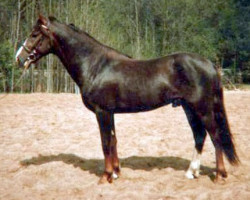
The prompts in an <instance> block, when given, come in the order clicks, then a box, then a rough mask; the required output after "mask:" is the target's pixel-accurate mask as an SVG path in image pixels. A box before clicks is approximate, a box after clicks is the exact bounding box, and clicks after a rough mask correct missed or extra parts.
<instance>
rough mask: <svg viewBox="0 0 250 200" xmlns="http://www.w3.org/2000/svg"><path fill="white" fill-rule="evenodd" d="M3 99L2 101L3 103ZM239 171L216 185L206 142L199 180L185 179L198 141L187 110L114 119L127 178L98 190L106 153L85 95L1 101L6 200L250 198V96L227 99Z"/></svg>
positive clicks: (0, 192)
mask: <svg viewBox="0 0 250 200" xmlns="http://www.w3.org/2000/svg"><path fill="white" fill-rule="evenodd" d="M1 96H3V95H0V98H1ZM225 100H226V110H227V113H228V118H229V122H230V125H231V130H232V132H233V134H234V138H235V143H236V147H237V150H238V154H239V157H240V159H241V165H240V166H239V167H232V166H230V165H229V164H228V162H227V161H226V168H227V170H228V174H229V177H228V179H227V181H226V182H225V183H224V184H214V183H213V182H212V180H211V179H213V176H214V175H213V169H214V167H215V156H214V148H213V146H212V144H211V141H210V139H209V138H207V141H206V144H205V148H204V152H203V155H202V166H203V167H202V170H201V176H200V177H199V179H195V180H187V179H186V178H185V177H184V174H185V170H186V169H187V168H188V164H189V162H190V159H191V156H192V151H193V139H192V133H191V129H190V128H189V125H188V123H187V120H186V117H185V115H184V112H183V111H182V108H181V107H178V108H172V107H171V106H167V107H163V108H161V109H158V110H155V111H152V112H147V113H139V114H123V115H116V118H115V120H116V130H117V138H118V153H119V157H120V158H121V164H122V176H121V177H120V178H119V179H118V180H116V181H114V183H113V184H104V185H97V182H98V180H99V176H100V175H101V173H102V170H103V154H102V151H101V144H100V137H99V132H98V128H97V123H96V120H95V116H94V114H92V113H91V112H89V111H88V110H87V109H86V108H85V107H84V106H83V105H82V102H81V98H80V96H79V95H72V94H26V95H16V94H15V95H9V96H7V97H6V98H4V99H2V100H1V101H0V114H1V116H0V199H3V200H10V199H20V200H21V199H36V200H37V199H46V200H47V199H62V200H63V199H84V200H85V199H119V200H120V199H166V200H167V199H168V200H169V199H182V200H184V199H204V200H205V199H217V200H219V199H227V200H228V199H234V200H235V199H241V200H244V199H245V200H247V199H250V174H249V172H250V153H249V152H250V92H246V91H245V92H241V91H235V92H226V93H225Z"/></svg>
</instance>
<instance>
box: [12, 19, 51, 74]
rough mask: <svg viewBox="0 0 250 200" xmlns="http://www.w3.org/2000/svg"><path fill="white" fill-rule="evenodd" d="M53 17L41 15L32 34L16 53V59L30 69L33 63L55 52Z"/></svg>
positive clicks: (20, 64)
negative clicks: (52, 27)
mask: <svg viewBox="0 0 250 200" xmlns="http://www.w3.org/2000/svg"><path fill="white" fill-rule="evenodd" d="M51 19H52V18H48V19H47V18H45V17H43V16H41V15H40V16H39V19H38V20H37V22H36V24H35V25H34V27H33V29H32V32H31V34H30V35H29V36H28V38H27V39H26V40H25V41H24V43H23V44H22V46H21V47H20V48H19V49H18V51H17V53H16V61H17V63H18V64H19V66H21V67H23V66H24V67H25V69H28V68H29V66H30V65H31V64H32V63H35V62H37V61H38V60H39V59H40V58H42V57H43V56H46V55H47V54H49V53H52V52H53V34H52V32H51V30H50V28H51V26H52V20H51Z"/></svg>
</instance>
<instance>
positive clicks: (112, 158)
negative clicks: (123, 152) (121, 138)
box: [96, 111, 120, 183]
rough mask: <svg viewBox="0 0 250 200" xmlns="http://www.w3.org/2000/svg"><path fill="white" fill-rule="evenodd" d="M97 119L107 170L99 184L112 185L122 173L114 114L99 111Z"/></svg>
mask: <svg viewBox="0 0 250 200" xmlns="http://www.w3.org/2000/svg"><path fill="white" fill-rule="evenodd" d="M96 117H97V121H98V124H99V129H100V134H101V141H102V149H103V153H104V159H105V170H104V173H103V175H102V177H101V179H100V181H99V183H105V182H107V181H108V182H109V183H112V181H113V178H117V177H118V173H119V172H120V168H119V159H118V156H117V150H116V143H117V140H116V137H115V128H114V114H112V113H109V112H106V111H98V112H97V113H96ZM114 173H115V174H114Z"/></svg>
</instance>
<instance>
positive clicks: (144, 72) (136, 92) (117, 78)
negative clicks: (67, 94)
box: [16, 15, 239, 183]
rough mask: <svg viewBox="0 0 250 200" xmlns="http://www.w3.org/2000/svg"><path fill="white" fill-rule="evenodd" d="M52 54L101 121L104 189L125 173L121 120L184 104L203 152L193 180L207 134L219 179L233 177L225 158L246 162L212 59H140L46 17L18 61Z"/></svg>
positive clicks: (177, 55) (186, 55)
mask: <svg viewBox="0 0 250 200" xmlns="http://www.w3.org/2000/svg"><path fill="white" fill-rule="evenodd" d="M50 53H51V54H54V55H56V56H57V57H59V59H60V60H61V62H62V64H63V65H64V66H65V68H66V70H67V71H68V73H69V74H70V76H71V77H72V79H73V80H74V81H75V83H76V84H77V85H78V87H79V89H80V93H81V97H82V101H83V104H84V105H85V106H86V107H87V108H88V109H89V110H90V111H92V112H94V113H95V115H96V119H97V122H98V125H99V130H100V135H101V141H102V150H103V154H104V166H105V169H104V172H103V174H102V176H101V178H100V181H99V183H105V182H109V183H111V182H112V181H113V180H114V179H116V178H118V176H119V175H120V172H121V171H120V170H121V167H120V163H119V158H118V154H117V138H116V131H115V120H114V114H116V113H137V112H143V111H150V110H153V109H156V108H159V107H162V106H165V105H168V104H173V106H182V108H183V110H184V113H185V114H186V116H187V120H188V123H189V125H190V127H191V130H192V133H193V137H194V141H195V146H194V153H193V158H192V161H191V162H190V166H189V168H188V170H187V172H186V174H185V175H186V177H187V178H189V179H193V178H198V176H199V173H200V157H201V153H202V149H203V145H204V141H205V139H206V136H207V133H208V134H209V135H210V138H211V140H212V143H213V145H214V148H215V156H216V176H215V178H214V180H215V181H218V180H224V179H225V178H226V177H227V172H226V169H225V166H224V161H223V154H224V155H225V156H226V158H227V159H228V161H229V162H230V164H232V165H237V164H238V163H239V158H238V155H237V153H236V149H235V145H234V142H233V136H232V134H231V131H230V128H229V124H228V120H227V115H226V111H225V107H224V100H223V87H222V83H221V78H220V74H219V72H218V70H217V69H216V67H215V66H214V65H213V63H212V62H211V61H210V60H208V59H206V58H203V57H201V56H200V55H197V54H193V53H174V54H170V55H167V56H165V57H161V58H156V59H151V60H137V59H133V58H131V57H129V56H127V55H125V54H122V53H120V52H119V51H117V50H115V49H113V48H111V47H108V46H106V45H103V44H102V43H100V42H98V41H97V40H96V39H94V38H93V37H92V36H90V35H89V34H88V33H86V32H85V31H82V30H80V29H78V28H77V27H75V26H74V25H72V24H70V25H67V24H64V23H61V22H60V21H58V20H57V19H56V18H55V17H51V16H50V17H48V18H46V17H44V16H42V15H40V16H39V17H38V20H37V22H36V24H35V25H34V27H33V29H32V32H31V34H30V35H29V36H28V38H27V39H26V40H25V42H24V43H23V45H22V46H21V47H20V49H19V50H18V51H17V53H16V61H17V63H18V64H19V65H20V66H22V67H24V68H25V69H28V68H29V67H30V65H31V64H32V63H35V62H37V61H38V60H39V59H40V58H42V57H44V56H46V55H47V54H50Z"/></svg>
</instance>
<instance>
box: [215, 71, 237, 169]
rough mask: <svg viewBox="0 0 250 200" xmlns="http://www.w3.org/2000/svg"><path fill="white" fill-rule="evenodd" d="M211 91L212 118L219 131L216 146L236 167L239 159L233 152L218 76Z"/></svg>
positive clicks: (234, 151)
mask: <svg viewBox="0 0 250 200" xmlns="http://www.w3.org/2000/svg"><path fill="white" fill-rule="evenodd" d="M213 90H214V94H215V95H214V99H213V101H214V102H213V104H214V106H213V109H214V110H213V111H214V118H215V121H216V124H217V127H218V130H219V133H218V136H217V137H218V144H217V145H218V147H219V148H220V149H221V150H222V151H223V152H224V154H225V155H226V157H227V159H228V161H229V162H230V164H232V165H237V164H238V163H239V158H238V155H237V153H236V150H235V146H234V142H233V136H232V134H231V131H230V127H229V124H228V120H227V115H226V110H225V106H224V100H223V88H222V83H221V79H220V76H219V75H218V76H217V77H216V79H215V80H214V85H213Z"/></svg>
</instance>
